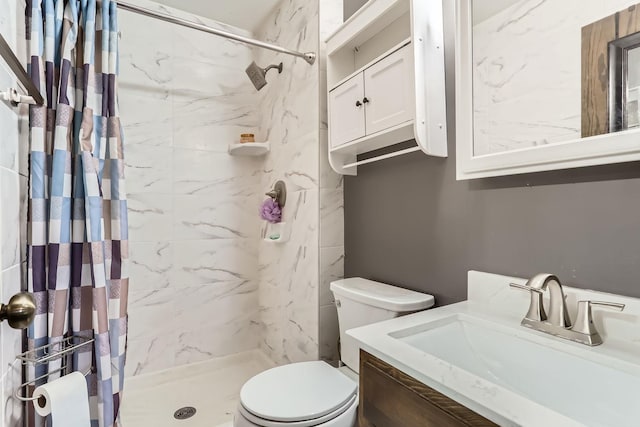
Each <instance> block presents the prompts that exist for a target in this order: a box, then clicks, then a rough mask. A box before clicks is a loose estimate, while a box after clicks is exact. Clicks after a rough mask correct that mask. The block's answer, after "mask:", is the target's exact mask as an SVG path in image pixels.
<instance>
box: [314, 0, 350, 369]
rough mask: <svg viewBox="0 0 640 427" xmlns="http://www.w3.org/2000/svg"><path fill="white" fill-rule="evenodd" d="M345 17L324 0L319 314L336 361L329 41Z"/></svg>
mask: <svg viewBox="0 0 640 427" xmlns="http://www.w3.org/2000/svg"><path fill="white" fill-rule="evenodd" d="M342 21H343V8H342V1H341V0H323V1H321V2H320V19H319V26H320V28H319V31H320V43H319V52H320V61H319V64H318V65H319V67H320V77H319V91H320V118H319V120H320V146H319V148H320V283H319V304H320V312H319V318H318V329H319V341H320V349H319V352H320V358H322V359H324V360H327V361H333V362H336V361H337V360H339V353H338V346H337V343H338V339H339V330H338V316H337V312H336V308H335V306H334V305H333V300H334V298H333V294H332V293H331V291H330V289H329V286H330V284H331V282H332V281H334V280H337V279H341V278H343V277H344V202H343V200H344V194H343V190H342V187H343V179H342V175H339V174H337V173H336V172H335V171H334V170H333V169H332V168H331V165H330V164H329V159H328V145H329V135H328V134H329V132H328V117H327V71H326V61H325V55H326V43H325V42H324V40H326V38H327V37H328V36H329V35H330V34H332V33H333V32H334V31H335V30H336V29H337V28H338V27H339V26H340V25H341V24H342Z"/></svg>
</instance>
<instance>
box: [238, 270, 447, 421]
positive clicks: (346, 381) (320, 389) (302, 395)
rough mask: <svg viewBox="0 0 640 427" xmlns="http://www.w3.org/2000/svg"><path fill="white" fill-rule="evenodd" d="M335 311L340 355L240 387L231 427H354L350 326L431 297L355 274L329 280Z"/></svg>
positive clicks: (426, 303)
mask: <svg viewBox="0 0 640 427" xmlns="http://www.w3.org/2000/svg"><path fill="white" fill-rule="evenodd" d="M330 289H331V291H332V292H333V295H334V297H335V301H336V307H337V309H338V324H339V326H340V343H341V345H340V347H341V359H342V363H343V364H344V365H345V366H342V367H341V368H334V367H332V366H331V365H329V364H328V363H326V362H323V361H312V362H300V363H291V364H288V365H284V366H278V367H276V368H272V369H269V370H267V371H264V372H262V373H260V374H258V375H256V376H254V377H253V378H251V379H250V380H249V381H247V382H246V383H245V384H244V386H242V389H241V390H240V403H239V404H238V410H237V412H236V415H235V417H234V424H233V425H234V427H256V426H260V427H285V426H286V427H312V426H314V427H315V426H318V427H353V426H355V423H356V415H357V408H358V371H359V351H360V349H359V347H358V345H357V344H356V342H355V341H354V340H353V339H352V338H351V337H349V336H348V335H347V334H346V331H347V330H349V329H353V328H357V327H359V326H364V325H368V324H371V323H376V322H380V321H383V320H387V319H392V318H394V317H398V316H402V315H405V314H410V313H414V312H416V311H421V310H425V309H427V308H430V307H432V306H433V304H434V298H433V296H432V295H428V294H423V293H420V292H414V291H410V290H407V289H402V288H398V287H395V286H390V285H387V284H384V283H379V282H374V281H372V280H367V279H363V278H360V277H353V278H349V279H342V280H337V281H335V282H332V283H331V286H330Z"/></svg>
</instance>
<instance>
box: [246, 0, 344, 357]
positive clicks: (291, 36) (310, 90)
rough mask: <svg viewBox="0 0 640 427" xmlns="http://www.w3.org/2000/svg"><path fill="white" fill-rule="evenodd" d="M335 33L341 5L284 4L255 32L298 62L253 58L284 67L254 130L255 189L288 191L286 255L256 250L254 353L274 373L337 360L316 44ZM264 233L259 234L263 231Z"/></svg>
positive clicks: (332, 208) (288, 0) (338, 244)
mask: <svg viewBox="0 0 640 427" xmlns="http://www.w3.org/2000/svg"><path fill="white" fill-rule="evenodd" d="M341 23H342V2H341V1H337V0H331V1H327V2H325V1H322V2H315V1H314V2H307V1H302V0H284V1H282V2H281V3H280V4H279V6H278V7H277V8H276V9H275V10H274V12H273V13H272V15H271V16H270V17H269V18H268V19H267V20H266V21H265V22H264V23H263V25H262V27H261V29H260V30H259V31H258V32H257V37H258V38H259V39H261V40H266V41H268V42H271V43H274V44H277V45H280V46H285V47H288V48H291V49H295V50H298V51H301V52H307V51H314V52H317V53H318V54H319V55H318V58H319V60H318V61H317V62H316V64H314V65H313V66H309V65H308V64H307V63H306V62H304V61H303V60H301V59H295V58H293V57H288V56H283V55H279V54H274V53H272V52H269V51H260V52H257V58H258V64H260V65H261V66H266V65H268V64H270V63H277V62H280V61H282V62H283V63H284V71H283V73H282V74H281V75H276V74H270V75H269V76H268V81H269V84H268V85H267V86H266V87H265V88H264V89H262V91H261V92H260V95H261V103H260V111H261V114H262V123H261V126H260V128H261V129H262V131H263V132H265V136H266V137H267V138H268V139H269V140H270V141H271V144H272V153H271V154H270V156H269V157H268V158H267V161H266V164H265V168H264V174H263V177H262V186H263V188H265V189H266V188H268V187H269V186H271V185H273V183H274V182H275V181H277V180H278V179H283V180H284V181H285V182H286V184H287V187H288V190H289V199H288V201H287V206H286V207H285V210H284V219H285V221H286V222H287V223H288V224H290V226H291V240H290V242H289V243H287V244H285V245H275V244H273V243H269V242H261V243H260V251H259V259H260V267H259V270H260V272H259V277H260V279H259V292H260V323H261V328H262V329H261V342H260V347H261V349H262V350H263V351H265V352H266V353H267V354H268V355H269V356H270V357H271V358H272V359H273V360H274V361H276V362H278V363H288V362H297V361H302V360H313V359H318V358H324V359H328V360H337V338H338V329H337V314H336V311H335V307H334V305H333V298H332V296H331V294H330V292H329V282H330V281H331V280H333V279H335V278H339V277H342V275H343V261H344V242H343V235H344V225H343V211H344V209H343V196H342V194H343V193H342V179H341V177H340V176H338V175H337V174H335V173H334V172H333V171H332V170H331V168H330V166H329V163H328V159H327V140H328V135H327V118H326V117H327V113H326V101H325V100H326V65H325V61H324V58H323V54H324V47H323V46H324V43H323V40H324V37H325V36H326V35H327V34H328V33H329V32H330V31H332V30H333V29H334V28H336V27H337V26H338V25H339V24H341ZM263 232H264V230H263Z"/></svg>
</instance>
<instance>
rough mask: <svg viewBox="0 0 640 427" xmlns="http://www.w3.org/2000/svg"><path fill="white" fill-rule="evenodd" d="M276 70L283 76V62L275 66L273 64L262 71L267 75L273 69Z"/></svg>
mask: <svg viewBox="0 0 640 427" xmlns="http://www.w3.org/2000/svg"><path fill="white" fill-rule="evenodd" d="M274 68H275V69H276V70H278V74H282V62H281V63H279V64H278V65H275V64H271V65H269V66H268V67H267V68H265V69H263V70H262V71H263V72H264V74H265V75H266V74H267V71H269V70H272V69H274Z"/></svg>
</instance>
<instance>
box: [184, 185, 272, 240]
mask: <svg viewBox="0 0 640 427" xmlns="http://www.w3.org/2000/svg"><path fill="white" fill-rule="evenodd" d="M173 203H174V205H175V215H174V224H173V226H174V235H175V238H176V240H195V239H239V238H254V239H257V238H258V236H259V227H258V221H256V217H257V215H258V207H259V206H258V203H257V200H256V199H253V198H247V197H242V196H239V197H233V198H227V199H225V200H223V201H221V202H218V203H215V202H213V197H211V196H210V197H202V196H193V195H186V196H182V195H180V196H174V198H173Z"/></svg>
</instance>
